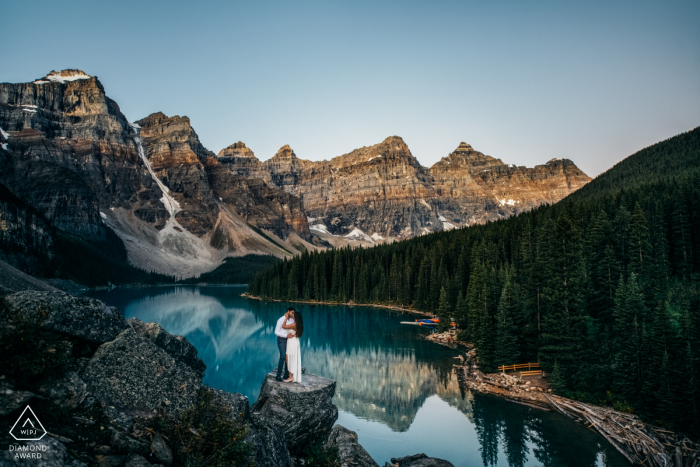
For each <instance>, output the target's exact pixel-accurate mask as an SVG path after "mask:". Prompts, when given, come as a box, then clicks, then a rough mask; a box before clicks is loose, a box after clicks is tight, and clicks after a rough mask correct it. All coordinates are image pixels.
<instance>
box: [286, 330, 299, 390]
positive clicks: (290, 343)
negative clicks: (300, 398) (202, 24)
mask: <svg viewBox="0 0 700 467" xmlns="http://www.w3.org/2000/svg"><path fill="white" fill-rule="evenodd" d="M289 333H291V334H294V333H295V332H294V330H293V329H290V330H289ZM287 369H288V370H289V372H290V373H292V374H293V375H294V380H293V381H294V382H295V383H301V345H300V344H299V338H297V337H289V338H287Z"/></svg>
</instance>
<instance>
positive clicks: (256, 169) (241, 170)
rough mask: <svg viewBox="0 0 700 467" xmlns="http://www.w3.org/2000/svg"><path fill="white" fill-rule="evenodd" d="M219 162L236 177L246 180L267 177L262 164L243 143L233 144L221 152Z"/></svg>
mask: <svg viewBox="0 0 700 467" xmlns="http://www.w3.org/2000/svg"><path fill="white" fill-rule="evenodd" d="M217 160H218V161H219V163H220V164H221V165H223V166H225V167H227V168H228V169H229V170H230V171H231V172H232V173H233V174H235V175H240V176H242V177H245V178H266V177H267V175H266V174H267V172H265V171H264V170H263V166H262V163H261V162H260V161H259V160H258V158H257V157H255V154H254V153H253V151H252V150H251V149H250V148H248V147H246V145H245V143H243V142H242V141H239V142H237V143H233V144H232V145H230V146H228V147H226V148H224V149H222V150H221V151H219V154H218V155H217Z"/></svg>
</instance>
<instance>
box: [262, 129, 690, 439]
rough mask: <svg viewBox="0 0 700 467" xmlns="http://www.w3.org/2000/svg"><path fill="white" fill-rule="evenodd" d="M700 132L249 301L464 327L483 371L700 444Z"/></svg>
mask: <svg viewBox="0 0 700 467" xmlns="http://www.w3.org/2000/svg"><path fill="white" fill-rule="evenodd" d="M699 161H700V128H696V129H695V130H693V131H691V132H688V133H684V134H682V135H679V136H676V137H674V138H671V139H669V140H667V141H664V142H661V143H658V144H656V145H654V146H652V147H649V148H647V149H644V150H642V151H640V152H638V153H636V154H634V155H632V156H630V157H629V158H627V159H625V160H624V161H623V162H620V163H619V164H617V165H616V166H615V167H613V168H612V169H611V170H609V171H608V172H606V173H605V174H603V175H601V176H600V177H599V178H597V179H596V180H594V181H592V182H591V183H589V184H588V185H587V186H585V187H584V188H583V189H581V190H580V191H578V192H576V193H574V194H573V195H571V196H569V197H568V198H566V199H564V200H563V201H561V202H559V203H557V204H555V205H553V206H543V207H540V208H536V209H534V210H532V211H530V212H528V213H524V214H521V215H519V216H517V217H513V218H509V219H505V220H501V221H498V222H492V223H488V224H485V225H479V226H474V227H470V228H466V229H461V230H456V231H450V232H442V233H436V234H432V235H426V236H423V237H419V238H415V239H412V240H409V241H405V242H400V243H395V244H391V245H386V246H380V247H376V248H372V249H356V250H350V249H343V250H335V251H330V252H325V253H310V254H309V253H305V254H303V255H301V256H299V257H296V258H295V259H293V260H291V261H282V262H280V263H278V264H276V265H275V266H273V267H271V268H269V269H267V270H265V271H263V272H261V273H260V274H258V275H257V276H256V278H255V280H253V281H252V282H251V284H250V285H249V288H248V291H249V293H251V294H252V295H258V296H263V297H272V298H285V299H303V300H319V301H338V302H347V301H348V300H353V301H354V302H356V303H392V304H397V305H405V306H411V307H413V308H414V309H418V310H424V311H430V312H434V313H437V314H438V315H440V316H441V317H450V316H451V317H454V319H455V320H456V321H457V322H458V323H459V326H460V328H461V329H463V331H462V332H461V335H462V337H463V338H465V339H466V340H468V341H471V342H474V344H476V346H477V349H478V357H479V362H480V365H481V367H482V369H483V370H485V371H493V370H495V368H496V366H497V365H502V364H512V363H520V362H527V361H539V362H540V363H541V364H542V367H543V368H544V369H545V370H546V371H548V372H551V377H550V384H551V385H552V386H553V387H554V388H555V390H556V391H558V392H559V393H562V394H566V395H569V396H571V397H574V398H578V399H582V400H586V401H590V402H594V403H608V404H613V405H615V406H616V407H617V408H620V409H622V410H630V411H633V412H635V413H638V414H640V415H642V416H644V417H645V418H646V419H647V420H650V421H652V422H653V423H656V424H660V425H664V426H668V427H672V428H674V429H679V430H682V431H686V432H691V433H692V434H694V435H695V436H696V437H697V436H700V422H699V421H698V415H700V413H699V406H700V391H699V390H698V388H699V387H698V384H699V383H700V382H699V381H698V378H700V284H699V281H698V279H699V277H700V276H699V274H700V163H699Z"/></svg>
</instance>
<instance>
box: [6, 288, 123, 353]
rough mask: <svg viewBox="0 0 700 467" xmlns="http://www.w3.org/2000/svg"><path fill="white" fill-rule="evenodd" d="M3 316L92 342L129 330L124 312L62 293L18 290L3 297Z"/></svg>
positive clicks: (103, 340) (100, 341) (89, 299)
mask: <svg viewBox="0 0 700 467" xmlns="http://www.w3.org/2000/svg"><path fill="white" fill-rule="evenodd" d="M3 303H4V305H5V307H4V308H3V307H0V313H1V314H2V315H0V318H3V319H4V320H8V319H14V320H22V321H29V322H36V323H37V325H38V326H39V328H41V329H44V330H48V331H54V332H58V333H60V334H64V335H67V336H71V337H77V338H80V339H85V340H88V341H92V342H98V343H103V342H109V341H111V340H113V339H114V338H115V337H117V335H118V334H119V333H120V332H122V331H123V330H124V329H126V327H127V324H126V320H125V319H124V317H123V316H122V314H121V313H120V312H119V311H118V310H117V309H116V308H113V307H111V306H107V305H105V304H104V303H102V302H101V301H99V300H96V299H94V298H87V297H76V296H73V295H69V294H67V293H63V292H33V291H26V292H18V293H14V294H11V295H8V296H6V297H5V298H4V299H3Z"/></svg>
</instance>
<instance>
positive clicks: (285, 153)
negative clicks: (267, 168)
mask: <svg viewBox="0 0 700 467" xmlns="http://www.w3.org/2000/svg"><path fill="white" fill-rule="evenodd" d="M296 157H297V155H296V154H294V150H293V149H292V148H291V147H290V146H289V145H288V144H285V145H284V146H282V147H281V148H279V149H278V150H277V152H276V153H275V155H274V156H272V158H273V159H296Z"/></svg>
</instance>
